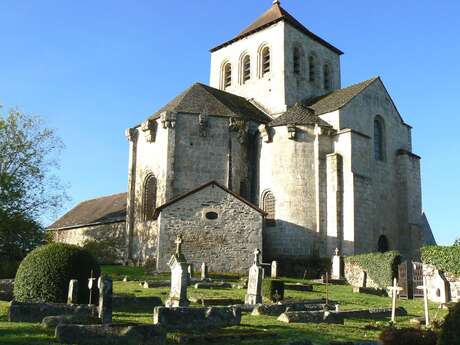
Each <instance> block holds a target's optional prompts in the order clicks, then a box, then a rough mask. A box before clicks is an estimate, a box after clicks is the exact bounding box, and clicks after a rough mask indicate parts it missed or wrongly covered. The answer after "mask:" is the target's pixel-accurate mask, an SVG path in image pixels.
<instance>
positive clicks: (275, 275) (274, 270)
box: [271, 261, 278, 279]
mask: <svg viewBox="0 0 460 345" xmlns="http://www.w3.org/2000/svg"><path fill="white" fill-rule="evenodd" d="M271 277H272V278H273V279H276V278H278V262H276V261H272V269H271Z"/></svg>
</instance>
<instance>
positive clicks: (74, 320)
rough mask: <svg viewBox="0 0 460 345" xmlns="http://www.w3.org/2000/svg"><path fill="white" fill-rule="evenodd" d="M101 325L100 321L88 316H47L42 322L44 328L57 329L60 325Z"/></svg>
mask: <svg viewBox="0 0 460 345" xmlns="http://www.w3.org/2000/svg"><path fill="white" fill-rule="evenodd" d="M99 323H101V321H100V319H99V318H98V317H95V316H88V315H58V316H47V317H45V318H43V320H42V327H43V328H45V329H55V328H56V327H57V326H58V325H94V324H99Z"/></svg>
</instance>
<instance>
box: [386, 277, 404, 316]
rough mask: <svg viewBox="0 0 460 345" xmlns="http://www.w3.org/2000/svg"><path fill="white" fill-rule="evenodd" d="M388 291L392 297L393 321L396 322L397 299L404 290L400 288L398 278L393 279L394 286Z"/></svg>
mask: <svg viewBox="0 0 460 345" xmlns="http://www.w3.org/2000/svg"><path fill="white" fill-rule="evenodd" d="M388 290H390V291H391V295H392V297H393V298H392V300H393V301H392V304H391V321H392V322H396V298H397V297H398V294H399V292H400V291H402V290H403V289H402V288H401V287H399V286H398V280H397V279H396V278H394V279H393V286H389V287H388Z"/></svg>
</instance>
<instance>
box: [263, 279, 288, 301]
mask: <svg viewBox="0 0 460 345" xmlns="http://www.w3.org/2000/svg"><path fill="white" fill-rule="evenodd" d="M262 296H263V297H264V298H266V299H269V300H270V301H272V302H279V301H281V300H283V299H284V282H283V281H282V280H277V279H264V280H263V282H262Z"/></svg>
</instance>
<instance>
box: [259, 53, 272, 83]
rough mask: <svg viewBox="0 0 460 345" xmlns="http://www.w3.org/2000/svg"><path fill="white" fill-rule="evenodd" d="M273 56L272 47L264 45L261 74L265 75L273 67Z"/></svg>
mask: <svg viewBox="0 0 460 345" xmlns="http://www.w3.org/2000/svg"><path fill="white" fill-rule="evenodd" d="M270 59H271V57H270V48H269V47H264V48H263V49H262V51H261V59H260V62H261V73H260V75H261V76H262V77H263V76H264V75H265V74H267V73H269V72H270V68H271V60H270Z"/></svg>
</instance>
